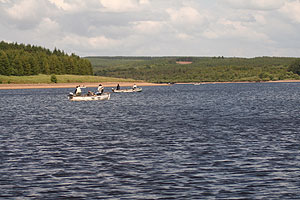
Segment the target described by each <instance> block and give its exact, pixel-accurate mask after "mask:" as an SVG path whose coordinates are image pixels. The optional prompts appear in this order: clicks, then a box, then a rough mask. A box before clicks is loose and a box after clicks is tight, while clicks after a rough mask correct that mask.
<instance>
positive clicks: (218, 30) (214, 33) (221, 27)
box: [203, 19, 272, 43]
mask: <svg viewBox="0 0 300 200" xmlns="http://www.w3.org/2000/svg"><path fill="white" fill-rule="evenodd" d="M203 36H204V37H207V38H209V39H222V38H223V39H225V38H227V39H228V38H235V39H246V40H248V41H264V42H267V43H272V41H271V39H270V38H269V37H268V36H267V35H266V34H265V33H263V32H258V31H256V29H255V28H254V27H251V24H249V23H242V22H239V21H231V20H228V19H219V20H218V21H217V22H216V23H215V24H214V25H212V26H211V28H210V29H208V30H207V31H205V32H204V33H203Z"/></svg>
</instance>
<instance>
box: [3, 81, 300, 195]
mask: <svg viewBox="0 0 300 200" xmlns="http://www.w3.org/2000/svg"><path fill="white" fill-rule="evenodd" d="M93 89H94V88H93ZM70 91H73V89H30V90H0V105H1V108H0V121H1V123H0V132H1V134H0V140H1V143H0V198H1V199H300V156H299V152H300V151H299V150H300V135H299V134H300V106H299V105H300V84H299V83H276V84H272V83H255V84H254V83H253V84H206V85H199V86H194V85H174V86H162V87H160V86H156V87H143V92H141V93H127V94H112V95H111V99H110V100H109V101H91V102H69V101H68V100H67V94H68V92H70Z"/></svg>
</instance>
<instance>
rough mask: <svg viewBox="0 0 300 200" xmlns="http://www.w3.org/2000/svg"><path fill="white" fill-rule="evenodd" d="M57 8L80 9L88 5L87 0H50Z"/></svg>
mask: <svg viewBox="0 0 300 200" xmlns="http://www.w3.org/2000/svg"><path fill="white" fill-rule="evenodd" d="M49 1H50V2H51V3H52V4H54V5H55V6H56V7H57V8H59V9H61V10H64V11H70V12H73V11H80V10H82V9H83V8H85V7H86V5H85V1H83V0H73V1H72V3H68V2H66V1H65V0H49Z"/></svg>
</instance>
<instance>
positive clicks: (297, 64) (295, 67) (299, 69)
mask: <svg viewBox="0 0 300 200" xmlns="http://www.w3.org/2000/svg"><path fill="white" fill-rule="evenodd" d="M288 71H290V72H293V73H294V74H298V75H300V59H299V58H298V59H296V60H295V61H294V62H292V63H291V64H290V65H289V67H288Z"/></svg>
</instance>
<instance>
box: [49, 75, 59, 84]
mask: <svg viewBox="0 0 300 200" xmlns="http://www.w3.org/2000/svg"><path fill="white" fill-rule="evenodd" d="M50 80H51V82H52V83H57V78H56V76H55V74H52V75H51V79H50Z"/></svg>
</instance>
